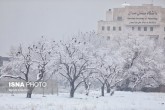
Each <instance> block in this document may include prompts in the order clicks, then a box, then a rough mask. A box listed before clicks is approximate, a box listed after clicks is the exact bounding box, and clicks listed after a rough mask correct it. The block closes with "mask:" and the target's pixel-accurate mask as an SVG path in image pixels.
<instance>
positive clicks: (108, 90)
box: [107, 84, 111, 93]
mask: <svg viewBox="0 0 165 110" xmlns="http://www.w3.org/2000/svg"><path fill="white" fill-rule="evenodd" d="M110 91H111V89H110V85H109V84H107V93H110Z"/></svg>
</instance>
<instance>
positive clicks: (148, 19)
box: [98, 4, 165, 40]
mask: <svg viewBox="0 0 165 110" xmlns="http://www.w3.org/2000/svg"><path fill="white" fill-rule="evenodd" d="M98 34H99V35H101V36H103V37H104V38H106V39H107V40H109V39H111V38H113V37H115V36H121V35H122V36H133V35H137V36H149V37H151V38H155V39H164V40H165V8H162V7H161V6H154V5H153V4H143V5H142V6H130V5H126V4H125V5H123V7H121V8H114V9H113V10H112V9H109V10H108V11H107V12H106V20H105V21H103V20H101V21H98Z"/></svg>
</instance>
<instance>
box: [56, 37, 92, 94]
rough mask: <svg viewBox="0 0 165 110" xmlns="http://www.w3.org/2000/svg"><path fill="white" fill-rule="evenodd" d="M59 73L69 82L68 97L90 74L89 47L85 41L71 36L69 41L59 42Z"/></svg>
mask: <svg viewBox="0 0 165 110" xmlns="http://www.w3.org/2000/svg"><path fill="white" fill-rule="evenodd" d="M58 55H59V74H60V75H62V76H63V77H64V78H66V79H67V81H68V82H69V84H70V97H74V93H75V91H76V89H77V88H78V87H79V86H80V84H82V83H83V82H84V81H86V79H87V78H89V77H90V75H91V74H92V73H91V72H90V69H89V66H90V64H91V61H90V60H91V59H90V54H89V47H88V44H87V42H83V41H80V40H78V39H77V38H72V40H71V41H70V42H67V43H63V42H60V44H59V52H58Z"/></svg>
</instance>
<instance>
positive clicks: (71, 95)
mask: <svg viewBox="0 0 165 110" xmlns="http://www.w3.org/2000/svg"><path fill="white" fill-rule="evenodd" d="M70 86H71V89H70V97H71V98H73V97H74V92H75V88H74V83H70Z"/></svg>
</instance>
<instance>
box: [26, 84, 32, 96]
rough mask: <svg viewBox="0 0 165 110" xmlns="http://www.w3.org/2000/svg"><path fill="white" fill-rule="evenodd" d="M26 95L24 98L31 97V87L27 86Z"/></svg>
mask: <svg viewBox="0 0 165 110" xmlns="http://www.w3.org/2000/svg"><path fill="white" fill-rule="evenodd" d="M27 89H28V90H27V96H26V98H31V96H32V91H33V89H34V88H33V87H29V86H28V87H27Z"/></svg>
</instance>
